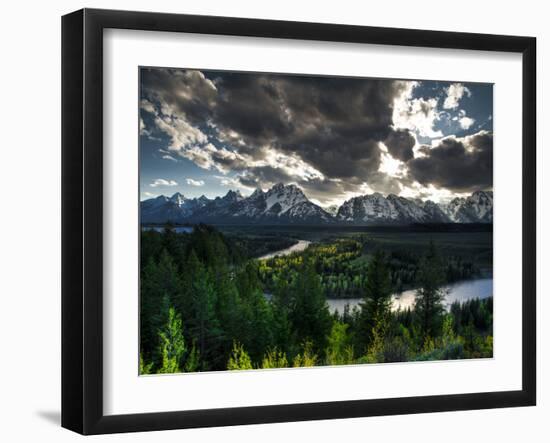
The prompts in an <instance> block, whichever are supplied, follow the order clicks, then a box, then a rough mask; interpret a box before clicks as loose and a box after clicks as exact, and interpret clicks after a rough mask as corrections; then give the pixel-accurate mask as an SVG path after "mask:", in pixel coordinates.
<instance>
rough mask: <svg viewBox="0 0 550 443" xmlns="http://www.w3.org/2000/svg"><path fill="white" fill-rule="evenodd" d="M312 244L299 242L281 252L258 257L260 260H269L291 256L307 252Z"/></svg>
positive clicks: (303, 241) (304, 241) (305, 241)
mask: <svg viewBox="0 0 550 443" xmlns="http://www.w3.org/2000/svg"><path fill="white" fill-rule="evenodd" d="M310 244H311V242H310V241H307V240H298V243H296V244H294V245H292V246H290V247H289V248H285V249H281V250H279V251H275V252H270V253H269V254H265V255H262V256H261V257H258V260H267V259H269V258H273V257H282V256H284V255H290V254H292V253H294V252H302V251H305V250H306V249H307V247H308V246H309V245H310Z"/></svg>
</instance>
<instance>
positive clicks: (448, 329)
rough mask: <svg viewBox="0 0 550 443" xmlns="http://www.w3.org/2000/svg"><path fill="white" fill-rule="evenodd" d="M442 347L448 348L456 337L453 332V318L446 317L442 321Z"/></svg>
mask: <svg viewBox="0 0 550 443" xmlns="http://www.w3.org/2000/svg"><path fill="white" fill-rule="evenodd" d="M442 340H443V346H448V345H450V344H451V343H454V342H455V341H456V335H455V332H454V330H453V316H452V315H446V316H445V319H444V320H443V335H442Z"/></svg>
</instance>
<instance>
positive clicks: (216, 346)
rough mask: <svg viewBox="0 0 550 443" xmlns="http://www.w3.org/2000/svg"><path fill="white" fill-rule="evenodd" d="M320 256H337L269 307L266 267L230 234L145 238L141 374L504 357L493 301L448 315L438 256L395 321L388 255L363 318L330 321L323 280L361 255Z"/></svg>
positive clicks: (302, 274)
mask: <svg viewBox="0 0 550 443" xmlns="http://www.w3.org/2000/svg"><path fill="white" fill-rule="evenodd" d="M319 248H328V249H326V250H323V251H322V254H321V250H317V252H319V253H320V255H322V257H323V260H321V261H319V260H315V259H314V258H313V257H312V256H311V255H309V254H305V255H300V256H298V257H295V258H300V263H295V264H292V266H293V267H294V266H295V267H296V272H292V273H280V274H279V275H278V278H277V280H276V284H275V286H274V288H273V293H272V297H271V298H270V299H269V300H267V299H266V297H265V296H264V293H263V290H264V287H263V284H262V281H261V279H260V276H261V273H262V271H261V268H260V265H259V263H258V261H256V260H250V259H248V258H247V254H246V253H244V252H243V250H242V247H240V246H238V245H237V244H236V243H235V241H234V240H230V239H228V238H227V237H226V236H224V235H222V234H221V233H220V232H219V231H217V230H215V229H213V228H211V227H209V226H205V225H198V226H196V227H195V228H194V230H193V232H192V233H190V234H185V233H181V234H176V233H175V232H174V231H173V230H172V229H170V228H168V229H166V230H165V231H164V232H156V231H144V232H142V233H141V274H140V276H141V287H140V289H141V293H140V373H142V374H149V373H168V372H171V373H172V372H194V371H217V370H226V369H252V368H278V367H291V366H294V367H298V366H314V365H340V364H350V363H370V362H391V361H413V360H434V359H456V358H477V357H490V356H492V324H493V322H492V299H486V300H473V301H469V302H467V303H463V304H455V305H453V306H452V308H451V310H450V312H446V311H445V309H444V308H443V296H444V294H443V291H442V290H441V286H442V284H443V283H444V281H445V271H444V266H443V264H442V262H441V260H440V257H439V254H438V252H437V248H436V246H435V245H433V244H432V245H429V247H427V249H426V250H427V252H426V253H425V254H424V255H423V257H422V259H421V260H420V261H419V262H418V264H417V266H418V268H417V271H416V278H417V284H416V285H417V287H418V290H417V300H416V303H415V306H414V308H413V309H410V310H405V311H398V312H392V311H391V309H390V305H391V294H392V291H393V285H392V282H391V271H390V265H389V263H390V262H389V257H388V256H387V255H386V254H385V253H384V252H383V251H377V252H376V253H374V254H373V255H372V257H371V259H370V260H368V263H365V266H366V267H365V268H364V270H365V275H364V276H363V279H364V281H363V284H362V294H361V297H362V298H363V302H362V304H361V305H360V309H356V310H354V311H353V312H349V311H346V312H344V313H343V314H342V315H338V314H334V315H331V314H330V313H329V310H328V306H327V303H326V295H325V292H326V291H325V288H324V287H323V276H322V274H321V272H322V271H323V269H325V268H324V267H326V269H333V268H332V267H334V266H336V263H340V261H341V260H340V258H343V257H340V256H347V255H349V258H350V259H351V260H353V257H355V258H357V254H358V251H357V247H356V245H354V244H353V241H351V242H346V241H345V242H344V243H342V244H341V245H336V246H334V245H332V246H319ZM346 254H347V255H346ZM331 255H335V256H336V257H338V258H337V259H336V260H333V261H331V259H330V256H331ZM319 266H320V267H319Z"/></svg>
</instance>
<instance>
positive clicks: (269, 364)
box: [262, 348, 289, 369]
mask: <svg viewBox="0 0 550 443" xmlns="http://www.w3.org/2000/svg"><path fill="white" fill-rule="evenodd" d="M288 366H289V365H288V360H287V358H286V355H285V353H284V352H282V351H278V350H277V348H275V349H271V350H268V351H267V353H266V354H265V356H264V358H263V359H262V368H263V369H271V368H288Z"/></svg>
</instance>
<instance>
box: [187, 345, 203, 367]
mask: <svg viewBox="0 0 550 443" xmlns="http://www.w3.org/2000/svg"><path fill="white" fill-rule="evenodd" d="M199 357H200V356H199V350H198V349H197V347H196V346H195V343H193V346H192V348H191V351H189V354H188V355H187V358H186V360H185V364H184V369H185V372H195V371H198V370H199Z"/></svg>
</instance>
